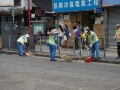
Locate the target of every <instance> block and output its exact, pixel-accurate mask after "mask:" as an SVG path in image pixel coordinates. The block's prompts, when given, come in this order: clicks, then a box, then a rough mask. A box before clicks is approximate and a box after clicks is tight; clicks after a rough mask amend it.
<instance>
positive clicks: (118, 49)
mask: <svg viewBox="0 0 120 90" xmlns="http://www.w3.org/2000/svg"><path fill="white" fill-rule="evenodd" d="M117 53H118V57H120V42H117Z"/></svg>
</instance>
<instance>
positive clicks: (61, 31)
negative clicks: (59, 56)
mask: <svg viewBox="0 0 120 90" xmlns="http://www.w3.org/2000/svg"><path fill="white" fill-rule="evenodd" d="M58 37H59V45H60V46H62V44H61V40H62V37H63V28H62V26H61V25H59V28H58Z"/></svg>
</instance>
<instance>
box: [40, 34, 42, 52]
mask: <svg viewBox="0 0 120 90" xmlns="http://www.w3.org/2000/svg"><path fill="white" fill-rule="evenodd" d="M41 45H42V38H41V36H40V53H42V48H41Z"/></svg>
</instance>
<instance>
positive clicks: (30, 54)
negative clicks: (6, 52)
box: [27, 48, 34, 57]
mask: <svg viewBox="0 0 120 90" xmlns="http://www.w3.org/2000/svg"><path fill="white" fill-rule="evenodd" d="M28 49H29V50H28V53H27V54H28V55H27V56H29V57H33V56H34V55H33V53H32V52H31V50H30V48H28Z"/></svg>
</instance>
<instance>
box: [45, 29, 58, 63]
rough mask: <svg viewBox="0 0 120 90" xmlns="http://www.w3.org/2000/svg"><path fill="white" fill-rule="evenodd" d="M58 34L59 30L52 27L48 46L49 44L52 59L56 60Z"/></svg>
mask: <svg viewBox="0 0 120 90" xmlns="http://www.w3.org/2000/svg"><path fill="white" fill-rule="evenodd" d="M57 34H58V31H57V30H56V29H52V30H51V32H50V35H49V41H48V42H47V46H49V49H50V61H56V60H55V55H56V49H57V44H58V40H57Z"/></svg>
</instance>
